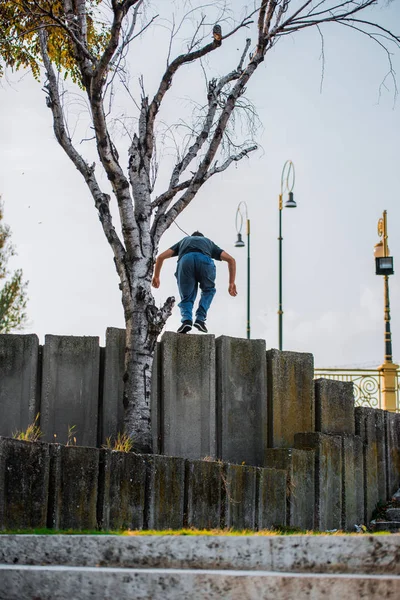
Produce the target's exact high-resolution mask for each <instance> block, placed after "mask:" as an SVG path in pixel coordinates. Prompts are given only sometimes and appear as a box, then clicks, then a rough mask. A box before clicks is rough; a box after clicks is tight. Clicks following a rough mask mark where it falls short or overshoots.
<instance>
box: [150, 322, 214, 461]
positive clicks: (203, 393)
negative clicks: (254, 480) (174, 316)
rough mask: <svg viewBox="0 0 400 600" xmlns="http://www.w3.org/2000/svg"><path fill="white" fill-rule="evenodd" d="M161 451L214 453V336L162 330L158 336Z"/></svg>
mask: <svg viewBox="0 0 400 600" xmlns="http://www.w3.org/2000/svg"><path fill="white" fill-rule="evenodd" d="M159 349H160V361H161V362H160V364H161V367H160V368H161V389H160V392H159V393H160V394H161V399H162V400H161V401H162V417H161V418H162V422H161V430H162V436H161V437H162V453H163V454H167V455H169V456H180V457H184V458H191V459H201V458H204V457H205V456H211V457H215V456H216V415H215V338H214V336H213V335H181V334H179V333H171V332H169V331H168V332H166V333H164V335H163V336H162V338H161V345H160V348H159Z"/></svg>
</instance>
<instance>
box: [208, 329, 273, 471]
mask: <svg viewBox="0 0 400 600" xmlns="http://www.w3.org/2000/svg"><path fill="white" fill-rule="evenodd" d="M216 352H217V419H218V420H217V423H218V427H217V446H218V457H219V458H221V459H222V460H223V461H225V462H229V463H233V464H239V465H240V464H242V463H243V462H245V463H246V465H255V466H259V467H261V466H263V464H264V454H265V450H266V448H267V446H268V427H267V387H266V385H267V384H266V370H267V368H266V360H265V341H264V340H245V339H241V338H233V337H227V336H221V337H219V338H217V340H216Z"/></svg>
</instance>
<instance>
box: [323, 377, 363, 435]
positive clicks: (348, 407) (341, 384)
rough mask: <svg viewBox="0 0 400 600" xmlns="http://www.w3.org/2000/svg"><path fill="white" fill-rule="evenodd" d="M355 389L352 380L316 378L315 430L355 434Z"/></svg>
mask: <svg viewBox="0 0 400 600" xmlns="http://www.w3.org/2000/svg"><path fill="white" fill-rule="evenodd" d="M354 427H355V424H354V391H353V383H352V382H351V381H335V380H333V379H322V378H321V379H316V380H315V430H316V431H320V432H321V433H333V434H340V435H341V434H343V433H348V434H350V435H354Z"/></svg>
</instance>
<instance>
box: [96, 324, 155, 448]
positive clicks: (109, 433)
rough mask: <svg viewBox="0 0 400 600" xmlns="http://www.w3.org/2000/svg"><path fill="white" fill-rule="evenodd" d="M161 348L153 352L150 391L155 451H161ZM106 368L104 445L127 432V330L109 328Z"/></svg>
mask: <svg viewBox="0 0 400 600" xmlns="http://www.w3.org/2000/svg"><path fill="white" fill-rule="evenodd" d="M158 347H159V343H158V344H157V345H156V350H155V352H154V361H153V371H152V388H151V425H152V432H153V452H154V453H155V454H157V453H159V452H160V444H161V440H160V437H159V436H160V424H159V412H158V411H159V402H160V398H159V381H158V380H159V372H158V367H159V363H158ZM102 350H103V351H104V366H103V374H102V377H103V379H102V402H101V405H100V407H99V430H100V436H99V439H100V443H101V444H104V443H105V442H106V439H107V438H108V437H110V438H111V439H115V438H116V436H117V435H118V433H122V432H123V430H124V405H123V394H124V381H123V377H124V370H125V367H124V360H125V329H118V328H116V327H107V330H106V346H105V348H104V349H102Z"/></svg>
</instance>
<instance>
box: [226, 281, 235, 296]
mask: <svg viewBox="0 0 400 600" xmlns="http://www.w3.org/2000/svg"><path fill="white" fill-rule="evenodd" d="M228 292H229V293H230V295H231V296H237V290H236V283H230V284H229V288H228Z"/></svg>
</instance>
